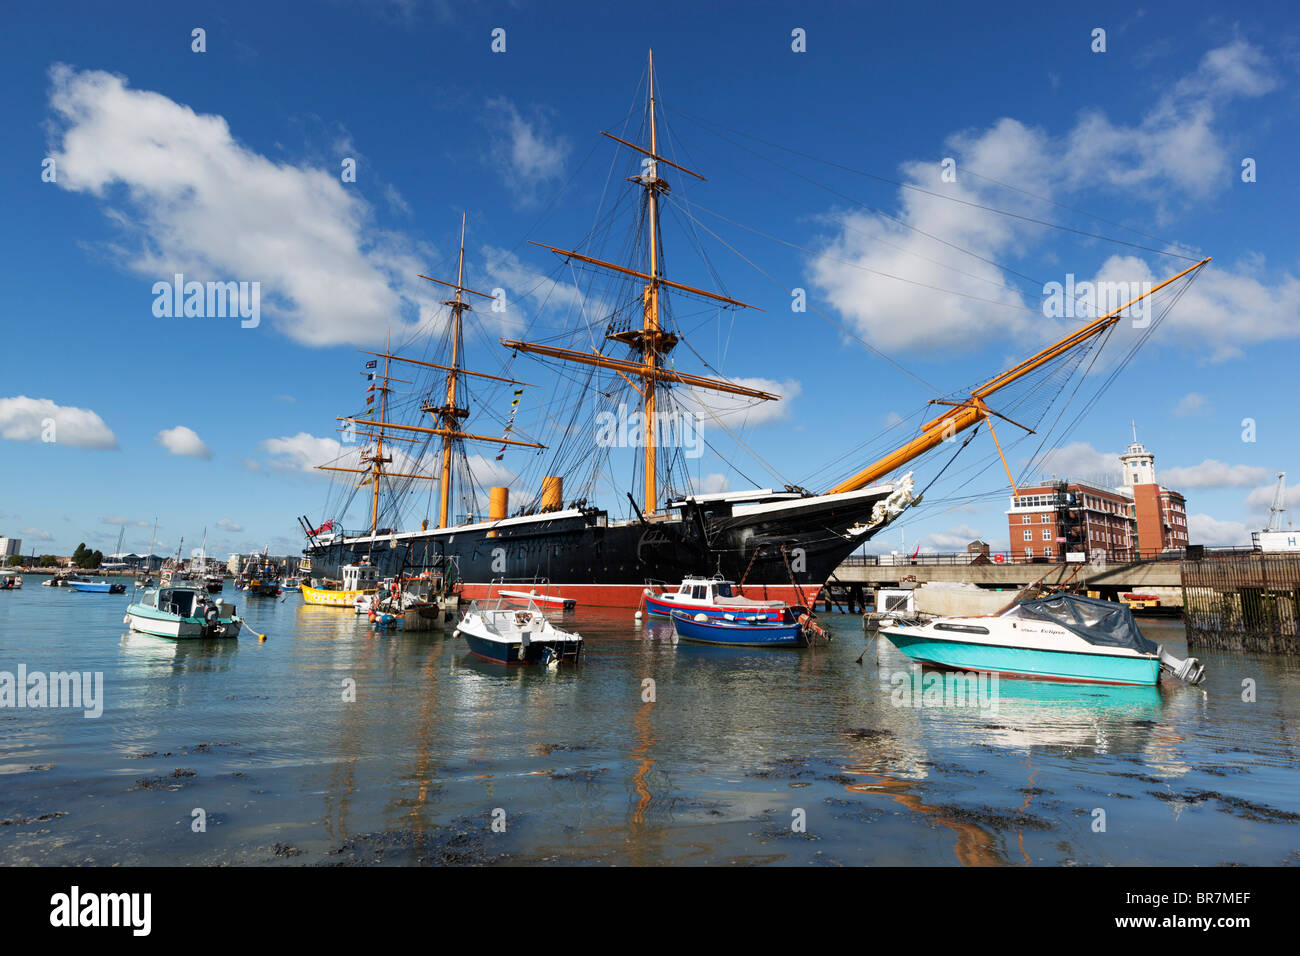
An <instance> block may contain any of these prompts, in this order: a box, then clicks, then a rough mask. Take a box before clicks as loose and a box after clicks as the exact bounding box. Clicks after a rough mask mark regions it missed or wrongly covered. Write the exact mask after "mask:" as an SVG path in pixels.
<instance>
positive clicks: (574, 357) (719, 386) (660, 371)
mask: <svg viewBox="0 0 1300 956" xmlns="http://www.w3.org/2000/svg"><path fill="white" fill-rule="evenodd" d="M501 344H502V345H504V346H505V347H506V348H508V349H517V350H518V351H520V352H529V353H532V354H534V355H544V356H546V357H547V358H558V359H563V360H565V361H566V362H577V363H578V364H580V365H594V366H596V367H597V368H607V369H612V370H613V371H615V372H618V373H619V374H620V375H624V374H625V373H626V374H627V375H641V376H645V375H647V374H650V375H653V376H654V378H655V379H657V380H658V381H661V382H677V383H679V384H681V385H690V386H692V387H694V388H707V389H711V390H713V391H715V392H728V393H730V394H732V395H743V396H745V397H746V398H761V399H763V400H764V401H769V402H775V401H780V400H781V396H780V395H774V394H773V393H771V392H763V391H760V390H758V389H756V388H746V387H745V386H744V385H733V384H732V383H731V382H728V381H726V380H725V379H720V378H705V377H704V376H702V375H691V374H690V373H688V372H675V371H673V370H672V369H666V368H662V367H658V368H656V369H655V370H654V371H653V372H649V373H648V372H646V370H645V366H644V365H641V364H640V363H638V362H629V361H626V360H624V359H616V358H611V357H610V356H608V355H602V354H600V353H599V352H596V353H587V352H577V351H574V350H573V349H565V348H560V347H559V346H556V345H535V344H533V343H532V342H519V341H516V340H514V339H502V340H501Z"/></svg>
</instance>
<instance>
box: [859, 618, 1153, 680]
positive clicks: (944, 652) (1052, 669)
mask: <svg viewBox="0 0 1300 956" xmlns="http://www.w3.org/2000/svg"><path fill="white" fill-rule="evenodd" d="M880 633H882V634H884V635H885V636H886V637H888V638H889V640H890V641H891V642H892V643H893V645H894V646H895V647H897V648H898V649H899V650H900V651H902V652H903V653H904V654H906V655H907V656H908V657H910V658H911V659H912V660H914V661H916V662H918V663H921V664H933V665H935V666H936V667H945V668H950V669H952V670H962V671H990V672H993V673H998V674H1007V675H1011V676H1016V677H1031V678H1037V679H1039V680H1063V681H1087V682H1090V683H1095V684H1128V685H1138V686H1150V685H1154V684H1155V683H1156V681H1157V680H1159V678H1160V662H1159V661H1158V660H1156V659H1155V658H1153V657H1121V656H1118V655H1111V654H1079V653H1073V652H1068V651H1044V650H1036V649H1033V648H1027V647H1008V646H1005V645H989V644H972V643H966V642H964V641H948V640H943V641H941V640H936V639H935V638H933V637H931V636H928V635H924V634H907V633H906V632H905V631H891V630H888V629H884V630H882V631H881V632H880Z"/></svg>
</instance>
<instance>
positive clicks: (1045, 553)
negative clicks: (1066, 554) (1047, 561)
mask: <svg viewBox="0 0 1300 956" xmlns="http://www.w3.org/2000/svg"><path fill="white" fill-rule="evenodd" d="M1051 556H1052V549H1051V548H1044V549H1043V557H1045V558H1050V557H1051Z"/></svg>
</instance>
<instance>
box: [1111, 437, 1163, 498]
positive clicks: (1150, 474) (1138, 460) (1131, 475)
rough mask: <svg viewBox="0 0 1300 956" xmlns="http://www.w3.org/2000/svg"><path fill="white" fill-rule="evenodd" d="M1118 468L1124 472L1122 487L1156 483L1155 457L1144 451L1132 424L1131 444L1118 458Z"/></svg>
mask: <svg viewBox="0 0 1300 956" xmlns="http://www.w3.org/2000/svg"><path fill="white" fill-rule="evenodd" d="M1119 462H1120V467H1121V468H1123V470H1124V487H1125V488H1132V487H1133V486H1134V485H1154V484H1155V483H1156V456H1155V455H1153V454H1152V453H1151V452H1149V451H1147V450H1146V447H1145V446H1144V445H1143V444H1142V443H1141V442H1140V441H1138V437H1137V424H1136V423H1134V424H1133V444H1131V445H1129V446H1128V451H1127V452H1125V453H1124V454H1122V455H1120V456H1119Z"/></svg>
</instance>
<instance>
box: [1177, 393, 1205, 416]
mask: <svg viewBox="0 0 1300 956" xmlns="http://www.w3.org/2000/svg"><path fill="white" fill-rule="evenodd" d="M1204 409H1205V396H1204V395H1201V394H1199V393H1197V392H1188V393H1187V394H1186V395H1184V396H1183V397H1182V398H1180V399H1179V400H1178V404H1177V405H1175V406H1174V414H1175V415H1177V416H1179V417H1180V418H1187V417H1189V416H1192V415H1199V414H1200V413H1201V412H1202V411H1203V410H1204Z"/></svg>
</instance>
